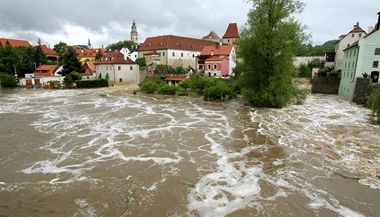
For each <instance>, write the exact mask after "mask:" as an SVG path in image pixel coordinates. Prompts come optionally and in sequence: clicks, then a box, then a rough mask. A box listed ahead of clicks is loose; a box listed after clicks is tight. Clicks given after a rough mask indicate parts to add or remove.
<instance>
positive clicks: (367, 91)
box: [352, 78, 371, 104]
mask: <svg viewBox="0 0 380 217" xmlns="http://www.w3.org/2000/svg"><path fill="white" fill-rule="evenodd" d="M370 83H371V79H370V78H357V79H356V87H355V92H354V98H353V100H352V101H353V102H354V103H357V104H366V102H367V99H368V97H369V96H370V95H371V87H370Z"/></svg>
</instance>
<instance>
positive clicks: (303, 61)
mask: <svg viewBox="0 0 380 217" xmlns="http://www.w3.org/2000/svg"><path fill="white" fill-rule="evenodd" d="M314 59H318V60H322V61H325V60H326V57H325V56H303V57H294V59H293V65H294V67H296V68H299V67H300V66H301V65H302V64H306V65H307V64H308V63H310V62H311V61H313V60H314Z"/></svg>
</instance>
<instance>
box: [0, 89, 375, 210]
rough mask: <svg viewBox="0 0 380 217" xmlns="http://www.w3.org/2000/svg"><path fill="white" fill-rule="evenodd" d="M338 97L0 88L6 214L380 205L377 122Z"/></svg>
mask: <svg viewBox="0 0 380 217" xmlns="http://www.w3.org/2000/svg"><path fill="white" fill-rule="evenodd" d="M369 114H370V110H368V109H366V108H364V107H360V106H358V105H355V104H352V103H349V102H346V101H343V100H341V99H339V97H337V96H330V95H310V96H309V97H308V99H307V101H306V103H305V104H304V105H301V106H290V107H287V108H284V109H255V108H249V107H246V106H244V105H243V104H242V103H241V102H240V100H239V99H237V100H234V101H226V102H205V101H203V99H202V98H201V97H194V96H186V97H173V96H160V95H145V94H140V93H139V94H137V95H133V94H132V93H131V92H128V91H125V90H122V89H113V88H107V89H96V90H57V91H48V90H25V89H17V90H0V215H1V216H172V217H174V216H202V217H203V216H215V217H219V216H380V203H379V201H380V194H379V191H380V127H379V126H375V125H372V124H371V123H370V122H369V119H368V116H369Z"/></svg>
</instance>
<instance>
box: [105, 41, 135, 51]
mask: <svg viewBox="0 0 380 217" xmlns="http://www.w3.org/2000/svg"><path fill="white" fill-rule="evenodd" d="M136 45H137V44H136V43H135V42H133V41H119V42H116V43H114V44H110V45H108V46H107V50H113V51H115V50H117V51H120V50H121V49H122V48H123V47H127V48H128V49H129V50H132V47H133V46H136Z"/></svg>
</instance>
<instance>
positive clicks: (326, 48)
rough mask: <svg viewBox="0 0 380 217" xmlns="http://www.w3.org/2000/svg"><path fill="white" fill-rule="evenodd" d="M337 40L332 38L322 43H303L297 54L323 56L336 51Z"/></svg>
mask: <svg viewBox="0 0 380 217" xmlns="http://www.w3.org/2000/svg"><path fill="white" fill-rule="evenodd" d="M337 42H338V41H337V40H330V41H327V42H325V43H323V44H322V45H315V46H313V45H312V44H302V45H301V46H299V47H298V48H297V49H296V51H295V55H296V56H323V55H325V54H326V53H333V52H335V44H336V43H337Z"/></svg>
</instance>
